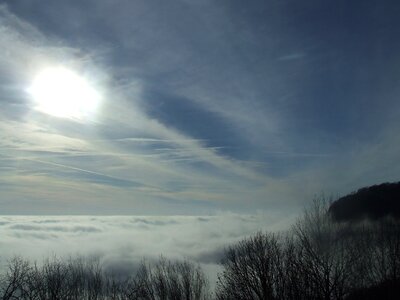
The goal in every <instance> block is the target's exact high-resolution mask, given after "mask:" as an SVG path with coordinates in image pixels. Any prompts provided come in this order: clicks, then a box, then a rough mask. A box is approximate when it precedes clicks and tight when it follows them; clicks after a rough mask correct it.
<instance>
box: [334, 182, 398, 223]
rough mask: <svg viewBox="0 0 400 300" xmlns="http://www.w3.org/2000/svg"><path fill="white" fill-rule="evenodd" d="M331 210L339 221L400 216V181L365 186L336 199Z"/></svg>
mask: <svg viewBox="0 0 400 300" xmlns="http://www.w3.org/2000/svg"><path fill="white" fill-rule="evenodd" d="M329 212H330V213H331V214H332V216H333V218H334V219H335V220H337V221H350V220H359V219H362V218H369V219H371V220H377V219H380V218H383V217H385V216H392V217H394V218H400V182H397V183H382V184H379V185H373V186H370V187H364V188H362V189H359V190H358V191H357V192H354V193H351V194H349V195H346V196H344V197H341V198H339V199H338V200H336V201H334V202H333V203H332V205H331V206H330V208H329Z"/></svg>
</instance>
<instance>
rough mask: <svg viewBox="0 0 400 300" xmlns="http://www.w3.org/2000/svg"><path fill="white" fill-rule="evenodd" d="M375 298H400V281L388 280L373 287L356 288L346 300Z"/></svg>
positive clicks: (382, 299) (373, 299)
mask: <svg viewBox="0 0 400 300" xmlns="http://www.w3.org/2000/svg"><path fill="white" fill-rule="evenodd" d="M375 299H381V300H390V299H400V281H399V280H397V281H393V280H387V281H384V282H382V283H379V284H377V285H374V286H371V287H367V288H363V289H359V290H356V291H354V292H353V293H351V294H350V295H349V296H348V297H347V298H346V300H375Z"/></svg>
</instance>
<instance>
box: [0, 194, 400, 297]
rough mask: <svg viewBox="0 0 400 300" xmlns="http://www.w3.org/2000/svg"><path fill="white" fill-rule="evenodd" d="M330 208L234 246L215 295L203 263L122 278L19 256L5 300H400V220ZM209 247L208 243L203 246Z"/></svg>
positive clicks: (152, 265)
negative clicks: (356, 216) (353, 217)
mask: <svg viewBox="0 0 400 300" xmlns="http://www.w3.org/2000/svg"><path fill="white" fill-rule="evenodd" d="M328 208H329V207H328V203H327V202H326V201H324V200H318V201H314V203H313V205H312V207H311V208H310V209H308V210H307V211H305V213H304V214H303V216H302V217H301V218H300V219H299V220H298V221H297V222H296V224H294V225H293V226H292V228H291V229H290V230H289V231H287V232H283V233H262V232H259V233H256V234H255V235H253V236H251V237H248V238H246V239H243V240H241V241H239V242H238V243H236V244H233V245H230V246H227V248H226V250H225V253H224V256H223V258H222V261H221V267H222V272H221V273H220V274H219V275H218V281H217V283H216V288H215V291H210V285H209V283H208V280H207V278H206V276H205V274H204V272H203V271H202V269H201V268H200V266H199V265H197V264H195V263H192V262H189V261H171V260H167V259H165V258H160V259H159V260H158V261H155V262H146V261H143V262H142V263H141V264H140V266H139V267H138V268H137V269H136V270H134V271H132V274H131V275H129V276H125V277H123V278H121V277H120V276H114V275H112V274H110V273H107V272H106V271H105V270H104V269H103V268H102V266H101V264H100V263H99V261H98V260H95V259H84V258H70V259H67V260H61V259H58V258H53V259H49V260H47V261H45V262H43V263H42V264H40V265H38V264H36V263H32V262H30V261H28V260H24V259H23V258H19V257H16V258H13V259H12V260H10V261H9V262H8V265H7V269H6V270H4V271H3V272H2V274H1V277H0V296H1V297H2V299H31V300H45V299H46V300H47V299H60V300H61V299H71V300H72V299H115V300H117V299H118V300H124V299H138V300H139V299H141V300H192V299H193V300H203V299H204V300H205V299H216V300H231V299H232V300H233V299H239V300H241V299H243V300H253V299H260V300H261V299H289V300H290V299H293V300H295V299H296V300H301V299H304V300H306V299H307V300H312V299H315V300H317V299H350V300H351V299H400V293H399V290H400V222H399V221H398V220H396V219H389V218H386V219H381V220H379V221H358V222H338V221H335V220H334V219H333V218H332V216H331V215H330V214H329V209H328ZM204 242H205V243H206V242H207V241H204Z"/></svg>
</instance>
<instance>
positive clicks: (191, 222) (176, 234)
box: [0, 214, 290, 280]
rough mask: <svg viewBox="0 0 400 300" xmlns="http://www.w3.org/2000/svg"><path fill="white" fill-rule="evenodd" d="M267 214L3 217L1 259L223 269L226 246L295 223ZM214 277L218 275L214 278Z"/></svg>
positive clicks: (116, 268) (123, 269)
mask: <svg viewBox="0 0 400 300" xmlns="http://www.w3.org/2000/svg"><path fill="white" fill-rule="evenodd" d="M289 222H290V221H286V223H280V222H279V220H278V219H276V218H274V217H273V218H269V217H268V215H266V214H258V215H237V214H221V215H215V216H204V217H203V216H201V217H192V216H168V217H167V216H160V217H157V216H152V217H150V216H147V217H146V216H137V217H128V216H59V217H57V216H37V217H33V216H25V217H24V216H2V217H0V224H2V225H1V226H0V235H1V236H2V239H1V241H0V251H1V253H2V256H1V263H5V262H6V261H7V259H8V258H10V257H12V256H14V255H22V256H24V257H26V258H29V259H32V260H37V261H38V262H41V261H42V259H43V258H46V257H48V256H51V255H53V254H55V255H57V256H59V257H68V256H70V255H72V256H77V255H80V256H95V257H98V258H99V259H100V261H101V263H102V264H103V265H104V267H105V268H106V269H107V270H108V271H110V272H113V273H118V274H119V275H121V273H123V274H127V273H129V272H132V270H134V269H135V268H136V266H137V265H138V264H139V262H140V261H141V260H142V259H143V258H146V259H147V260H148V261H151V260H156V259H158V258H159V256H160V255H163V256H165V257H167V258H170V259H184V258H186V259H189V260H192V261H195V262H197V263H200V264H201V265H202V266H203V267H204V268H205V269H206V270H207V272H208V273H209V275H210V276H215V274H214V273H216V271H217V270H218V269H219V266H218V265H219V262H220V259H221V257H222V253H223V250H224V248H225V247H226V246H227V245H229V244H231V243H234V242H236V241H238V240H240V239H242V238H243V237H245V236H248V235H251V234H253V233H255V232H256V231H258V230H271V231H276V230H277V231H279V230H283V229H286V228H288V227H289V226H290V223H289ZM211 279H212V280H214V279H215V278H214V277H213V278H211Z"/></svg>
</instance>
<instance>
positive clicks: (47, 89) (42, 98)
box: [28, 67, 100, 121]
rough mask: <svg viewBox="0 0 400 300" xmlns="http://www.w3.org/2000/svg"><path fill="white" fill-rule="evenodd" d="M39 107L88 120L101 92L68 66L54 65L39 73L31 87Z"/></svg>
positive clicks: (77, 118)
mask: <svg viewBox="0 0 400 300" xmlns="http://www.w3.org/2000/svg"><path fill="white" fill-rule="evenodd" d="M28 92H29V93H30V94H31V95H32V97H33V100H34V102H35V109H37V110H39V111H41V112H43V113H46V114H49V115H52V116H55V117H59V118H68V119H75V120H82V121H83V120H85V119H87V118H89V117H90V116H91V115H93V114H94V113H95V111H96V109H97V107H98V105H99V102H100V95H99V93H98V92H97V91H96V89H95V88H94V87H93V86H91V85H90V84H89V82H88V81H87V80H86V79H85V78H84V77H81V76H79V75H78V74H76V73H74V72H73V71H71V70H69V69H67V68H65V67H52V68H47V69H44V70H43V71H41V72H40V73H38V74H37V75H36V77H35V78H34V80H33V83H32V85H31V86H30V88H29V89H28Z"/></svg>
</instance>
